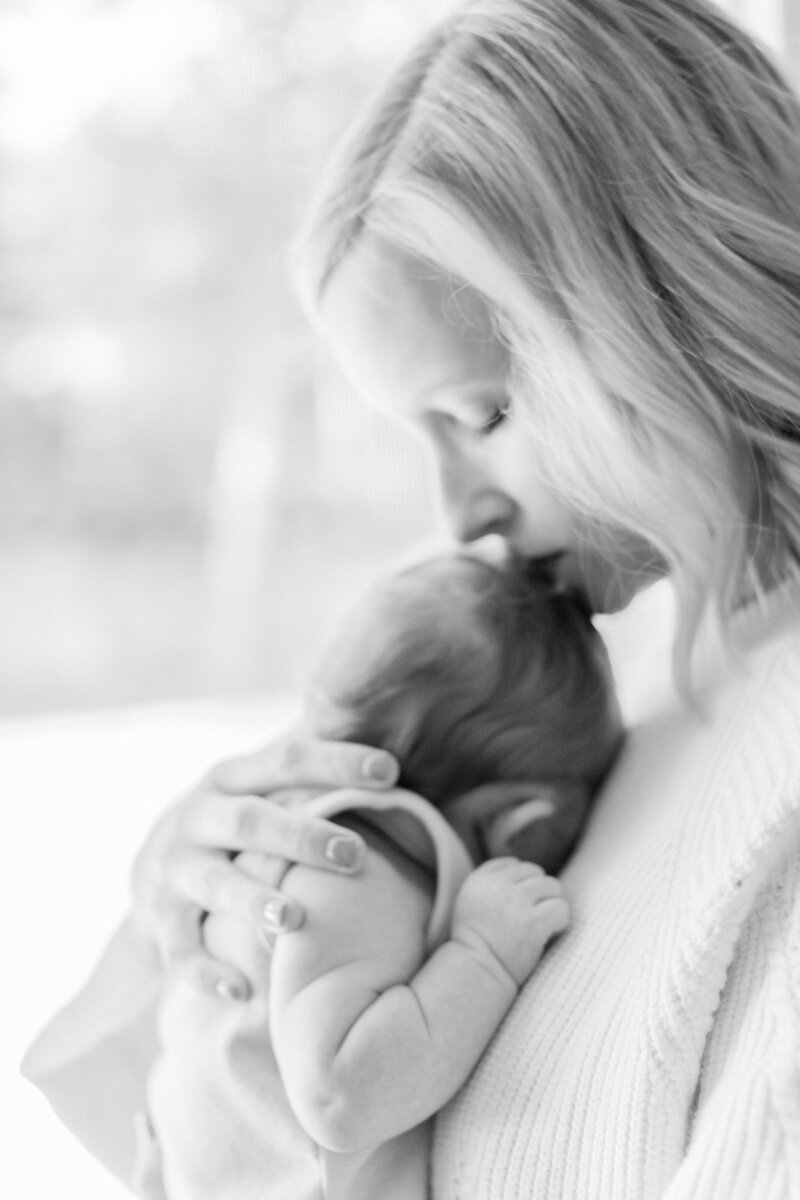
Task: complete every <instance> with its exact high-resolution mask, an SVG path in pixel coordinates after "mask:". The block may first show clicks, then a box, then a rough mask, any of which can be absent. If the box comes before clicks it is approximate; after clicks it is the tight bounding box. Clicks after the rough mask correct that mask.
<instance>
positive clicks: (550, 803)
mask: <svg viewBox="0 0 800 1200" xmlns="http://www.w3.org/2000/svg"><path fill="white" fill-rule="evenodd" d="M531 792H532V793H533V794H532V795H531V797H530V798H531V801H532V802H533V803H531V805H530V808H529V807H528V805H524V806H521V807H520V811H519V816H520V817H524V816H525V814H526V812H527V815H528V819H527V820H525V821H524V823H523V822H520V821H517V822H515V827H514V828H511V827H510V826H509V828H508V830H507V835H506V836H505V837H503V838H502V841H503V844H504V847H505V849H504V850H503V851H502V852H503V853H505V854H513V855H514V856H515V857H516V858H521V859H524V860H525V861H526V862H534V863H538V864H539V866H540V867H543V868H544V870H545V871H546V872H547V874H548V875H557V874H558V872H559V871H560V870H561V869H562V868H563V867H564V865H565V863H566V861H567V859H568V858H569V856H570V854H571V853H572V851H573V849H574V847H575V845H576V843H577V841H578V838H579V836H580V833H581V830H582V828H583V823H584V821H585V819H586V816H587V813H588V810H589V789H588V787H587V786H586V784H583V783H576V782H573V781H563V782H558V783H552V784H533V785H532V786H531ZM537 800H538V801H540V803H539V804H538V805H536V806H535V801H537ZM497 832H498V833H500V834H502V830H500V829H498V830H497ZM493 840H494V839H493ZM492 853H493V854H497V853H498V851H497V849H495V847H494V846H493V847H492Z"/></svg>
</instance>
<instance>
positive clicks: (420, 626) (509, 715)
mask: <svg viewBox="0 0 800 1200" xmlns="http://www.w3.org/2000/svg"><path fill="white" fill-rule="evenodd" d="M371 631H372V632H374V633H375V634H376V635H377V636H374V637H372V638H370V636H369V634H370V632H371ZM309 699H310V706H311V709H312V711H313V713H314V724H315V731H316V732H317V733H318V734H320V735H322V736H324V737H330V738H336V739H342V740H348V741H357V742H362V743H364V744H366V745H371V746H379V747H382V748H384V749H386V750H389V751H391V752H392V753H393V754H394V755H395V756H396V758H397V760H398V762H399V763H400V769H401V778H400V783H401V786H403V787H407V788H409V789H410V790H412V791H415V792H418V793H420V794H421V795H424V796H425V797H426V799H428V800H429V801H431V803H433V804H435V805H437V806H440V805H442V804H444V803H446V802H447V801H448V800H450V799H454V798H456V797H457V796H459V795H461V794H463V793H464V792H466V791H468V790H470V789H471V788H474V787H478V786H480V785H482V784H487V783H497V782H512V781H522V782H526V783H532V782H562V783H567V782H581V783H584V784H586V785H587V795H588V793H589V792H590V791H592V790H593V789H594V788H595V787H596V786H597V785H598V783H599V782H600V780H601V779H602V778H603V776H604V775H605V773H606V771H607V770H608V767H609V765H610V763H611V761H612V759H613V757H614V755H615V753H616V750H617V748H618V746H619V741H620V736H621V734H620V720H619V712H618V709H617V704H616V699H615V697H614V693H613V688H612V685H611V673H610V668H609V664H608V659H607V655H606V652H605V647H604V645H603V642H602V639H601V638H600V635H599V634H598V633H597V631H596V630H595V629H594V627H593V625H592V623H591V620H590V618H589V614H588V612H587V610H586V608H585V605H583V604H582V603H581V602H580V601H579V600H578V599H577V598H576V597H573V596H570V595H567V594H566V593H556V592H554V591H553V588H552V586H551V585H549V584H546V583H544V582H540V583H538V584H537V583H536V582H535V581H532V580H531V578H530V577H529V576H528V575H526V574H525V572H524V571H523V570H522V569H521V568H519V569H516V570H512V569H508V568H500V567H498V566H495V565H494V564H491V563H489V562H486V561H484V560H482V559H479V558H477V557H475V556H473V555H470V554H468V553H466V552H464V553H461V554H459V553H454V554H447V555H443V556H440V557H436V558H434V559H431V560H429V561H426V562H424V563H420V564H417V565H415V566H413V567H410V568H408V569H406V570H404V571H402V572H400V573H399V574H397V575H395V576H393V577H391V579H389V580H388V581H387V582H385V583H384V584H382V585H380V586H379V587H378V588H376V589H374V590H373V591H372V592H371V593H369V594H368V595H367V597H366V599H365V600H364V601H363V603H362V605H361V606H360V607H359V608H357V609H356V611H355V613H354V614H353V617H352V618H351V620H350V622H349V623H348V624H347V625H346V627H345V633H344V636H343V637H340V638H339V639H338V640H337V641H336V642H335V643H334V646H333V647H332V649H331V652H330V653H329V655H328V657H327V658H326V659H325V660H323V663H322V666H321V667H320V669H319V670H318V672H317V674H316V676H315V678H314V680H313V682H312V685H311V688H310V692H309Z"/></svg>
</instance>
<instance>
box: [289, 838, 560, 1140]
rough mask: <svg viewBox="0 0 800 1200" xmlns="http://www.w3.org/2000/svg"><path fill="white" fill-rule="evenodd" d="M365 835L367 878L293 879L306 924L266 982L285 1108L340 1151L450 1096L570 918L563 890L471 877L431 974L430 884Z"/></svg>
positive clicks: (405, 1123)
mask: <svg viewBox="0 0 800 1200" xmlns="http://www.w3.org/2000/svg"><path fill="white" fill-rule="evenodd" d="M360 832H362V833H364V832H365V831H364V830H363V829H362V830H360ZM366 836H367V840H368V842H369V844H370V851H369V853H368V856H367V864H366V868H365V871H364V873H363V874H362V875H359V876H357V877H354V878H353V877H351V878H347V877H344V876H337V877H334V876H327V875H325V876H323V875H322V873H321V872H316V871H310V870H308V869H307V868H304V867H296V868H294V869H293V870H292V871H291V873H290V875H289V876H288V877H287V880H286V884H285V889H286V891H287V892H290V893H291V894H292V895H294V896H296V897H297V899H299V900H300V901H301V902H302V904H303V905H304V907H305V909H306V913H307V917H306V924H305V926H304V927H303V929H301V930H300V931H299V932H298V933H293V934H289V935H285V936H284V937H283V938H281V939H279V941H278V945H277V946H276V950H275V956H274V962H273V973H272V981H271V1011H270V1024H271V1028H272V1034H273V1041H274V1046H275V1053H276V1056H277V1059H278V1064H279V1066H280V1069H281V1075H282V1077H283V1082H284V1086H285V1087H286V1090H287V1093H288V1096H289V1099H290V1101H291V1103H292V1106H293V1107H294V1109H295V1112H296V1114H297V1116H298V1118H299V1119H300V1121H301V1122H302V1124H303V1125H304V1126H305V1128H306V1129H307V1131H308V1132H309V1133H310V1134H311V1136H312V1137H314V1138H315V1140H316V1141H318V1142H319V1143H320V1144H321V1145H324V1146H326V1147H328V1148H329V1149H332V1150H338V1151H352V1150H358V1149H362V1148H364V1147H367V1146H371V1145H377V1144H378V1143H380V1142H383V1141H385V1140H387V1139H388V1138H390V1137H393V1136H395V1135H397V1134H399V1133H401V1132H403V1131H404V1130H406V1129H409V1128H411V1127H412V1126H413V1125H416V1124H418V1123H419V1122H420V1121H423V1120H425V1119H426V1118H427V1117H429V1116H431V1115H432V1114H433V1113H435V1112H437V1111H438V1109H440V1108H441V1107H442V1106H443V1105H444V1104H445V1103H446V1102H447V1100H449V1099H450V1098H451V1097H452V1096H453V1095H454V1094H455V1092H456V1091H457V1090H458V1089H459V1087H460V1086H461V1085H462V1083H463V1082H464V1081H465V1080H466V1078H467V1076H468V1075H469V1074H470V1072H471V1071H472V1069H473V1067H474V1066H475V1064H476V1063H477V1061H478V1059H479V1058H480V1056H481V1054H482V1053H483V1051H484V1049H485V1048H486V1046H487V1044H488V1043H489V1041H490V1039H491V1037H492V1035H493V1034H494V1033H495V1031H496V1030H497V1028H498V1026H499V1025H500V1022H501V1021H502V1019H503V1017H504V1016H505V1014H506V1013H507V1011H508V1009H509V1008H510V1007H511V1004H512V1003H513V1001H514V999H515V997H516V995H517V991H518V989H519V987H520V985H521V984H522V983H523V982H524V981H525V979H526V978H527V976H528V975H529V974H530V972H531V971H532V970H533V968H534V967H535V965H536V963H537V962H538V960H539V958H540V957H541V953H542V950H543V949H544V946H545V944H546V942H547V941H548V939H549V938H550V937H551V936H552V935H553V934H555V933H557V932H559V931H560V930H562V929H563V928H564V927H565V925H566V923H567V917H568V913H567V906H566V902H565V901H564V899H563V897H562V896H561V889H560V885H559V883H558V882H557V880H554V879H550V878H548V877H546V876H545V875H544V874H543V873H542V872H541V870H540V869H539V868H538V867H534V866H531V865H530V864H527V863H522V862H518V861H517V860H515V859H496V860H493V861H491V862H489V863H485V864H484V865H483V866H482V867H479V868H478V869H477V870H476V871H474V872H473V873H472V874H471V875H470V876H469V877H468V879H467V880H466V882H465V883H464V885H463V887H462V889H461V891H460V893H459V895H458V898H457V901H456V906H455V911H454V915H453V922H452V929H451V936H450V938H449V940H448V941H447V942H445V943H444V944H443V945H442V946H441V947H440V948H439V949H438V950H437V951H436V952H435V953H434V954H433V955H432V956H431V958H430V959H429V960H428V961H427V962H426V961H425V953H424V930H425V926H426V923H427V919H428V916H429V913H430V905H431V888H430V884H429V883H428V884H427V885H426V883H425V879H424V876H423V875H422V873H421V872H420V871H419V870H418V869H417V868H416V867H414V866H413V864H411V863H410V862H409V861H408V860H407V859H405V857H404V856H403V855H402V854H400V852H398V851H396V850H393V849H387V848H386V847H385V846H383V845H382V844H381V843H382V839H378V840H376V839H375V838H374V837H372V836H371V835H369V834H367V835H366ZM377 847H380V848H377Z"/></svg>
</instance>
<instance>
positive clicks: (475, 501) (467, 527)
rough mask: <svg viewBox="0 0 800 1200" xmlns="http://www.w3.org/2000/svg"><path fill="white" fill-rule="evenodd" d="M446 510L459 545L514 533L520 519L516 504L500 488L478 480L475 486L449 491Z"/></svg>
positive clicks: (447, 492)
mask: <svg viewBox="0 0 800 1200" xmlns="http://www.w3.org/2000/svg"><path fill="white" fill-rule="evenodd" d="M443 491H444V510H445V516H446V518H447V523H448V525H449V526H450V529H451V532H452V533H453V536H454V537H455V538H457V539H458V541H459V542H476V541H477V540H478V539H479V538H482V537H487V536H488V534H490V533H495V534H499V535H500V536H501V537H503V536H506V535H507V534H509V533H510V532H511V529H512V526H513V525H514V522H515V520H516V517H517V511H518V510H517V505H516V502H515V501H514V500H513V499H512V498H511V497H510V496H509V495H507V494H506V493H505V492H503V491H501V490H500V489H499V488H497V487H493V486H491V485H488V484H485V483H483V482H481V481H476V483H475V486H474V487H464V486H459V487H458V488H455V489H454V488H448V487H447V486H446V483H445V487H444V489H443Z"/></svg>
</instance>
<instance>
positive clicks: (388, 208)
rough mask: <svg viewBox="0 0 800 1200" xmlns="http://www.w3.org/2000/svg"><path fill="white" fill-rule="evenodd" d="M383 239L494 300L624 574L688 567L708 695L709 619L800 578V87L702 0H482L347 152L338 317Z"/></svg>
mask: <svg viewBox="0 0 800 1200" xmlns="http://www.w3.org/2000/svg"><path fill="white" fill-rule="evenodd" d="M366 235H368V236H366ZM375 236H377V237H379V238H381V239H383V240H384V241H386V242H388V243H389V244H390V245H392V246H394V247H396V248H397V249H399V250H402V251H406V252H408V253H409V254H411V255H412V256H414V257H415V258H416V259H419V260H421V261H422V262H424V263H425V264H427V265H428V266H430V267H431V268H432V269H434V270H436V271H437V272H438V273H439V274H441V275H442V276H444V277H446V278H450V279H452V281H453V287H454V290H456V289H457V288H459V287H461V286H463V285H464V284H466V285H468V286H471V287H473V288H475V289H476V290H477V291H478V292H479V293H480V294H481V295H482V296H483V297H484V298H485V300H486V301H487V303H488V304H489V307H490V310H491V312H492V314H493V319H494V321H495V324H496V327H497V331H498V334H499V336H501V337H502V338H503V339H504V340H505V341H506V342H507V344H508V347H509V349H510V353H511V363H512V369H511V375H510V381H509V386H510V389H511V392H512V395H513V399H514V405H513V408H514V413H515V417H516V419H518V420H519V421H520V422H524V427H525V429H526V431H527V432H528V434H529V436H530V437H531V439H532V440H533V441H534V442H536V443H538V444H539V445H540V446H541V447H542V448H543V449H544V450H545V451H546V453H543V454H541V455H539V457H540V458H541V459H542V460H543V462H544V465H543V468H542V469H543V471H545V472H546V474H547V482H548V483H549V484H550V485H551V486H552V487H553V488H554V489H555V490H556V491H557V492H558V493H559V494H560V495H561V496H563V497H564V499H565V501H566V502H567V503H568V504H569V505H570V506H571V508H572V509H573V510H574V512H575V513H576V514H577V516H576V519H578V520H580V521H582V522H583V523H584V525H585V533H586V536H587V537H588V538H590V539H591V540H593V541H594V543H595V544H596V545H598V546H599V547H601V548H602V547H603V546H604V545H605V544H607V554H608V556H609V558H613V559H614V560H615V561H616V564H617V566H618V568H619V570H620V571H626V570H628V569H630V568H629V566H628V565H627V564H626V563H625V562H624V561H623V559H622V558H621V556H620V552H619V549H618V547H619V545H620V543H621V540H624V539H620V537H619V531H629V532H631V533H633V534H635V535H637V536H638V537H639V538H642V537H643V538H644V539H645V540H646V541H647V542H648V543H649V544H650V545H651V546H652V547H653V551H654V556H655V557H656V558H657V559H660V560H661V561H662V562H663V563H664V564H665V565H666V567H667V569H668V570H669V571H670V573H671V575H672V578H673V580H674V584H675V588H676V593H677V596H678V601H679V622H678V633H677V636H676V641H675V666H676V671H677V675H678V678H679V681H680V682H682V683H685V684H688V681H689V678H690V655H691V647H692V644H693V641H694V638H695V635H696V632H697V628H698V625H699V623H700V621H701V619H702V618H703V616H704V615H705V614H707V613H709V614H710V615H712V616H714V617H715V618H716V620H717V624H718V628H719V630H720V632H721V633H722V636H723V637H724V628H725V622H726V620H727V617H728V616H729V615H730V613H731V611H732V610H733V609H734V608H735V607H736V605H737V604H738V603H740V602H741V600H742V597H743V596H745V595H749V594H755V595H756V596H757V597H758V596H760V595H761V594H763V592H764V591H766V590H767V589H768V588H769V587H770V586H772V585H773V584H774V583H775V582H776V580H778V579H781V578H784V577H787V576H789V575H791V574H796V573H797V572H798V570H800V398H799V397H800V107H798V103H797V100H796V98H795V96H794V95H793V93H792V91H791V89H790V88H789V86H788V85H787V83H786V82H785V81H784V80H783V79H782V78H781V76H780V74H779V73H778V72H777V70H776V69H775V68H774V66H773V65H772V64H771V63H770V61H769V60H768V58H767V56H766V55H765V54H764V53H762V52H761V51H760V50H759V49H758V48H757V47H756V46H755V45H754V43H753V42H752V40H751V39H750V38H749V37H748V36H747V35H746V34H744V33H743V32H742V31H740V30H739V29H737V28H736V27H735V26H734V25H733V24H732V23H731V22H730V21H729V20H727V18H726V17H725V16H724V15H723V14H721V13H720V12H718V11H717V10H716V9H715V8H712V7H710V6H709V5H707V4H705V3H703V2H702V0H475V2H473V3H467V4H465V5H464V6H463V7H462V8H460V9H459V10H457V11H456V12H455V13H454V14H453V15H452V16H451V17H450V18H448V19H447V20H446V21H445V22H443V23H442V24H441V25H440V26H438V27H437V28H436V29H435V30H434V31H433V32H432V33H430V34H429V35H428V36H426V37H425V38H424V39H423V40H422V41H421V42H420V44H419V46H418V47H417V48H416V50H415V51H414V52H413V53H412V54H411V55H410V56H409V57H408V58H407V59H406V60H405V62H404V63H403V64H402V65H401V66H400V68H399V70H398V71H397V72H396V74H395V75H394V77H393V79H392V80H391V81H390V82H389V83H388V85H387V86H386V87H385V88H384V89H383V90H382V92H381V94H380V95H379V96H378V97H377V98H376V100H375V101H374V102H373V104H372V105H371V106H370V107H368V109H367V111H366V113H365V114H364V116H363V117H362V118H361V119H360V120H359V122H358V123H357V125H356V126H355V127H354V129H353V130H352V131H351V133H350V134H349V136H348V137H347V138H346V139H345V141H344V142H343V144H342V147H341V149H340V151H339V153H338V154H337V155H336V156H335V157H334V160H333V162H332V164H331V166H330V169H329V172H328V174H327V177H326V178H325V179H324V180H323V182H322V185H321V189H320V192H319V195H318V197H317V200H316V203H315V205H314V206H313V207H312V209H311V211H310V214H309V217H308V221H307V223H306V226H305V228H304V230H303V231H302V232H301V235H300V237H299V240H298V244H297V247H296V252H295V265H296V272H297V277H298V280H299V284H300V288H301V291H302V292H303V294H304V295H305V297H306V300H307V302H308V305H309V307H310V308H311V310H312V311H313V310H315V309H318V307H319V305H320V303H321V301H322V299H323V297H324V294H325V289H326V287H327V283H328V281H329V280H330V279H331V277H332V276H333V275H334V274H335V273H336V271H337V269H338V267H339V265H340V264H341V263H342V261H343V260H344V259H346V258H347V256H348V255H349V253H350V251H351V250H352V248H353V247H354V246H356V245H357V244H365V243H366V244H367V245H368V244H369V240H368V238H369V237H375ZM605 539H607V543H606V541H605ZM762 547H766V552H765V553H764V554H762V553H761V550H762ZM759 563H761V565H759ZM763 563H767V567H766V569H765V568H764V566H763Z"/></svg>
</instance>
